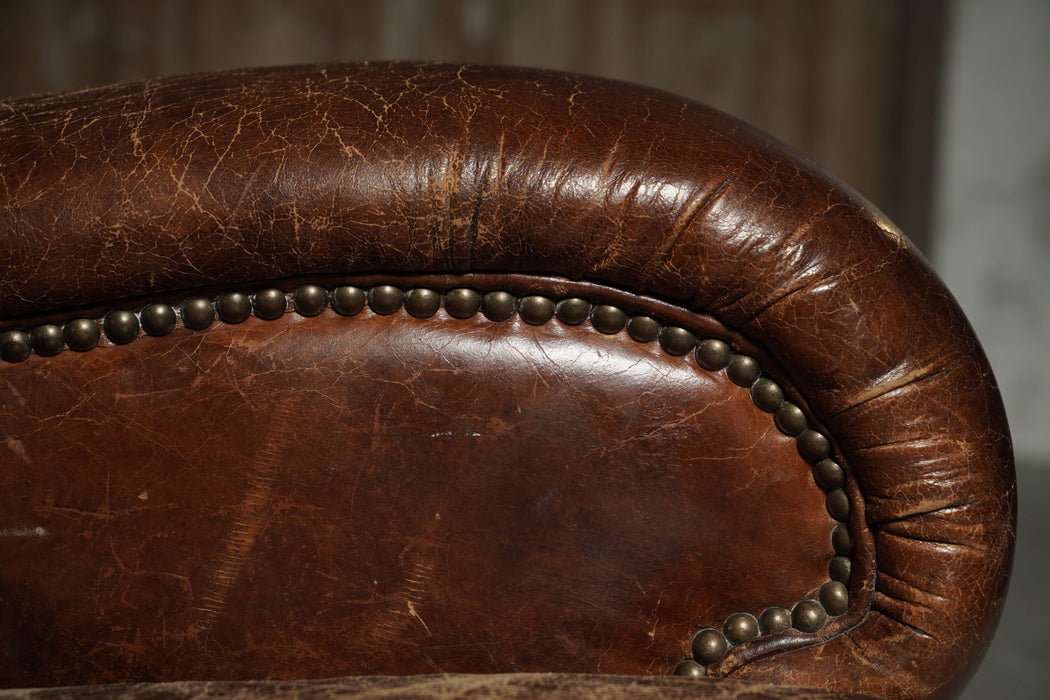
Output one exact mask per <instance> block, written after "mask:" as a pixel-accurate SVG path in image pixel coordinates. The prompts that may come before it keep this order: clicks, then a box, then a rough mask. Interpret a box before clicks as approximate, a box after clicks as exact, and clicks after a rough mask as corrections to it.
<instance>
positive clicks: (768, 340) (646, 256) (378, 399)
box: [0, 64, 1015, 698]
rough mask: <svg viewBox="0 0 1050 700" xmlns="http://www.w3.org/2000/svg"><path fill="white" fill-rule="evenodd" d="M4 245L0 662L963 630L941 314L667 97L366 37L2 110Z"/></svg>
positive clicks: (994, 439)
mask: <svg viewBox="0 0 1050 700" xmlns="http://www.w3.org/2000/svg"><path fill="white" fill-rule="evenodd" d="M0 265H2V267H3V270H4V274H3V276H2V278H0V319H2V320H0V330H4V331H5V332H4V334H3V335H2V336H0V354H2V355H3V358H4V360H5V361H4V362H3V363H0V364H2V366H0V410H2V412H3V416H2V422H0V424H2V425H3V426H4V436H3V437H4V440H5V445H6V448H5V449H3V450H0V454H2V458H0V459H2V461H0V485H2V495H0V557H2V559H3V562H4V564H3V568H2V570H0V616H2V618H0V620H2V623H0V680H2V681H3V683H4V684H6V685H8V686H19V685H24V686H28V685H61V684H85V683H103V682H120V681H174V680H182V679H192V680H200V679H216V680H219V679H233V680H235V679H245V680H247V679H255V678H259V679H263V678H310V677H324V676H338V675H363V674H413V673H434V672H460V673H478V672H482V673H505V672H538V671H556V672H562V673H616V674H665V673H669V672H671V670H672V669H675V668H677V669H678V670H679V672H683V671H687V672H704V671H706V674H707V675H709V676H715V677H731V678H737V679H753V680H760V681H763V682H766V683H779V684H787V685H800V686H811V687H816V688H828V689H831V690H835V691H844V692H860V693H870V694H874V695H880V696H885V697H894V698H920V697H946V696H948V695H951V694H952V693H954V692H956V691H957V690H958V689H959V688H960V687H961V684H962V683H964V682H965V680H966V678H967V677H968V675H969V673H970V672H971V671H972V668H973V666H974V664H975V663H976V662H977V660H979V658H980V656H981V654H982V653H983V651H984V649H985V648H986V645H987V643H988V641H989V638H990V635H991V632H992V630H993V628H994V625H995V622H996V619H997V617H998V614H999V610H1000V608H1001V603H1002V598H1003V595H1004V593H1005V588H1006V581H1007V577H1008V572H1009V568H1010V557H1011V552H1012V547H1013V522H1014V509H1015V490H1014V477H1013V466H1012V457H1011V451H1010V443H1009V437H1008V433H1007V428H1006V422H1005V418H1004V416H1003V413H1002V406H1001V403H1000V401H999V398H998V393H997V389H996V387H995V384H994V380H993V379H992V376H991V372H990V370H989V368H988V365H987V362H986V361H985V359H984V357H983V355H982V353H981V350H980V348H979V346H978V344H977V341H976V340H975V339H974V337H973V334H972V331H971V330H970V328H969V326H968V324H967V322H966V320H965V319H964V318H963V316H962V314H961V312H960V311H959V309H958V307H957V306H956V304H955V303H954V301H953V300H952V299H951V296H950V295H949V293H948V292H947V291H946V290H945V289H944V287H943V285H942V284H941V282H940V281H938V280H937V278H936V276H935V275H934V274H933V273H932V272H931V271H930V270H929V268H928V266H927V265H926V263H925V262H924V261H923V260H922V259H921V257H920V256H919V255H918V254H917V253H916V252H915V251H914V250H913V249H912V248H911V246H910V244H909V243H908V242H907V240H906V239H905V238H904V237H903V236H902V235H901V234H900V233H899V232H898V231H897V230H896V229H895V228H894V227H893V226H892V224H890V223H889V222H887V221H886V220H885V219H884V218H883V217H882V216H881V215H880V214H879V213H878V212H877V211H875V210H874V209H873V208H872V207H870V205H868V204H866V203H865V202H863V201H862V200H861V199H860V198H859V197H858V196H857V195H856V194H854V193H852V192H851V191H849V190H848V189H847V188H845V187H844V186H843V185H841V184H839V183H837V182H835V181H834V180H833V179H832V178H830V177H829V176H828V175H826V174H825V173H823V172H822V171H821V170H820V169H819V168H818V167H817V166H815V165H813V164H811V163H808V162H807V161H805V160H804V159H802V158H800V157H799V156H797V155H795V154H793V153H791V152H789V151H788V150H787V149H785V148H784V147H783V146H781V145H779V144H777V143H776V142H774V141H772V140H771V139H770V138H768V137H766V136H764V135H762V134H761V133H758V132H756V131H754V130H752V129H750V128H749V127H747V126H745V125H743V124H741V123H740V122H738V121H736V120H734V119H732V118H730V117H728V116H725V115H723V114H720V113H717V112H714V111H712V110H710V109H707V108H704V107H702V106H700V105H697V104H694V103H690V102H688V101H686V100H683V99H681V98H677V97H674V96H671V95H667V94H664V93H659V92H655V91H650V90H645V89H641V88H637V87H630V86H625V85H622V84H618V83H612V82H607V81H601V80H594V79H588V78H582V77H579V76H570V75H559V74H552V73H544V72H536V71H521V70H512V69H492V68H478V67H469V66H468V67H461V66H440V65H439V66H420V65H411V64H393V65H390V64H380V65H365V66H322V67H306V68H294V69H278V70H260V71H248V72H239V73H223V74H216V75H205V76H189V77H183V78H175V79H166V80H161V81H152V82H146V83H135V84H128V85H120V86H114V87H110V88H102V89H99V90H93V91H88V92H81V93H73V94H68V95H59V96H44V97H34V98H26V99H22V100H16V101H10V102H6V103H2V104H0ZM358 290H360V291H358ZM463 290H469V291H463ZM362 292H365V293H366V296H365V295H362ZM329 297H330V299H331V301H330V302H329V301H327V299H328V298H329ZM187 300H190V301H188V302H187ZM201 300H204V301H201ZM252 300H254V306H243V305H244V304H247V303H248V302H249V301H252ZM239 305H240V306H239ZM213 309H214V310H213ZM124 310H130V311H132V312H134V313H133V314H127V313H122V311H124ZM213 313H214V314H217V316H218V318H216V319H215V320H214V321H212V320H211V316H210V314H213ZM85 319H86V320H85ZM139 326H141V327H142V328H143V329H144V331H140V330H138V329H139ZM697 343H699V344H697ZM694 350H695V351H694ZM847 594H848V601H847V599H846V595H847ZM814 601H819V604H818V603H817V602H814ZM770 608H772V609H773V610H774V611H778V610H780V611H782V612H783V610H788V609H792V608H794V614H793V616H791V618H790V622H789V623H788V624H790V625H792V627H789V628H787V629H780V628H779V626H777V625H775V624H773V622H774V618H775V615H773V616H770V614H767V615H766V616H764V617H762V626H761V628H758V627H755V625H756V618H759V617H760V616H761V614H762V613H763V611H765V610H767V609H770ZM829 613H830V614H829ZM825 618H826V619H825ZM700 630H706V631H705V632H702V633H700V634H698V635H697V636H696V638H695V640H694V639H693V636H694V633H697V632H698V631H700ZM691 640H693V642H692V644H691ZM720 645H721V646H720ZM722 646H724V647H725V648H726V651H725V653H722V651H721V648H722ZM690 655H694V656H697V657H698V659H699V660H701V661H703V662H704V663H703V666H706V669H704V668H702V667H701V665H697V664H695V663H694V664H690V663H684V664H680V663H679V662H680V661H681V660H682V659H683V658H688V657H689V656H690ZM681 682H690V680H689V679H681ZM695 687H697V688H700V687H702V686H695Z"/></svg>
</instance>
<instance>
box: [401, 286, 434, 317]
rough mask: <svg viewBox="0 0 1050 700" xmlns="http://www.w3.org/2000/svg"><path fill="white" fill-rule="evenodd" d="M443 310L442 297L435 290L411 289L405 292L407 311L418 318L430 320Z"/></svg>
mask: <svg viewBox="0 0 1050 700" xmlns="http://www.w3.org/2000/svg"><path fill="white" fill-rule="evenodd" d="M440 308H441V295H440V294H438V293H437V292H435V291H434V290H433V289H410V290H408V291H407V292H405V311H407V312H408V313H409V314H411V315H412V316H415V317H416V318H430V317H431V316H433V315H434V314H436V313H437V310H438V309H440Z"/></svg>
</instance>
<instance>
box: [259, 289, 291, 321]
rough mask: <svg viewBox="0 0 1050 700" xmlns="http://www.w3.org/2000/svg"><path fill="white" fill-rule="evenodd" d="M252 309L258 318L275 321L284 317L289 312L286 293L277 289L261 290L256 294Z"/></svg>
mask: <svg viewBox="0 0 1050 700" xmlns="http://www.w3.org/2000/svg"><path fill="white" fill-rule="evenodd" d="M252 309H253V310H254V311H255V316H256V318H261V319H263V320H264V321H273V320H276V319H278V318H280V317H281V316H283V315H284V312H285V311H287V310H288V299H286V298H285V296H284V292H282V291H281V290H280V289H276V288H275V287H268V288H266V289H260V290H258V291H257V292H255V296H254V299H253V301H252Z"/></svg>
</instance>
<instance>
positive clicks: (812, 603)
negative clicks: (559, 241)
mask: <svg viewBox="0 0 1050 700" xmlns="http://www.w3.org/2000/svg"><path fill="white" fill-rule="evenodd" d="M289 301H290V303H291V307H292V309H293V310H294V311H295V313H297V314H299V315H300V316H305V317H311V316H317V315H319V314H321V313H322V312H324V310H325V309H326V308H328V307H329V306H331V308H332V310H333V311H335V312H336V313H337V314H340V315H342V316H354V315H356V314H358V313H360V312H361V311H363V310H364V308H365V307H366V306H367V307H368V308H369V309H370V310H371V311H372V312H373V313H375V314H378V315H390V314H394V313H396V312H397V311H399V310H400V309H401V308H402V307H403V308H404V309H405V311H406V312H407V313H408V314H409V315H411V316H413V317H415V318H429V317H431V316H433V315H434V314H436V313H437V312H438V310H439V309H440V308H441V306H442V303H443V304H444V307H445V311H446V313H448V315H449V316H451V317H453V318H457V319H467V318H471V317H473V316H474V315H476V314H477V313H479V312H480V313H482V314H483V315H484V316H485V317H486V318H488V319H489V320H491V321H496V322H501V321H506V320H508V319H510V318H511V317H512V316H514V315H515V314H517V315H518V316H519V317H520V318H521V319H522V321H524V322H525V323H528V324H530V325H534V326H539V325H543V324H545V323H547V322H548V321H550V320H551V319H553V318H557V319H558V320H559V321H560V322H562V323H564V324H566V325H570V326H577V325H580V324H582V323H584V322H585V321H588V320H589V321H590V323H591V326H592V327H593V328H594V329H595V330H596V331H598V332H599V333H602V334H606V335H613V334H616V333H619V332H620V331H622V330H624V329H626V331H627V333H628V335H629V336H630V337H631V338H632V339H634V340H635V341H637V342H640V343H650V342H653V341H658V342H659V344H660V347H661V348H662V349H663V350H664V351H665V352H666V353H668V354H670V355H673V356H676V357H677V356H683V355H687V354H689V353H693V356H694V357H695V360H696V363H697V364H698V365H699V366H700V367H701V368H703V369H705V370H707V371H709V372H720V371H725V373H726V376H727V377H728V378H729V380H730V381H732V382H733V383H734V384H736V385H738V386H740V387H744V388H746V389H748V391H749V394H750V398H751V401H752V403H754V405H755V406H757V407H758V408H759V409H760V410H762V411H764V412H766V413H770V414H772V416H773V422H774V424H775V425H776V427H777V429H778V430H780V432H782V433H783V434H784V435H786V436H788V437H792V438H794V439H795V442H796V446H797V449H798V452H799V454H800V455H801V456H802V457H803V459H805V460H806V461H807V462H808V463H809V464H811V465H812V467H813V478H814V481H815V482H816V483H817V485H818V486H820V488H821V489H823V490H824V492H825V494H826V506H827V510H828V513H829V514H830V515H831V517H832V518H834V519H835V520H836V521H838V524H837V525H836V526H835V528H834V529H833V530H832V533H831V544H832V548H833V550H834V552H835V554H834V555H833V556H832V557H831V561H830V564H829V567H828V576H829V579H830V580H829V581H828V582H827V583H825V584H824V585H823V586H821V588H820V591H819V593H818V595H817V599H805V600H801V601H799V602H797V603H796V604H795V605H794V606H793V607H792V608H791V609H790V610H788V609H787V608H783V607H770V608H767V609H766V610H764V611H763V612H762V613H761V614H760V615H759V616H758V617H757V618H756V617H755V616H754V615H752V614H751V613H748V612H736V613H733V614H732V615H730V616H729V617H728V618H727V619H726V620H725V624H724V625H723V627H722V629H721V630H718V629H715V628H711V627H708V628H704V629H701V630H699V631H698V632H697V633H696V634H695V635H694V636H693V639H692V642H691V650H692V658H691V659H688V658H687V659H683V660H682V661H680V662H679V663H678V665H677V666H676V667H675V669H674V673H675V674H676V675H685V676H700V675H704V674H705V673H706V667H707V666H708V665H710V664H712V663H715V662H716V661H718V660H719V659H721V658H722V657H723V656H725V654H726V653H727V652H728V650H729V649H730V648H731V647H732V646H736V645H739V644H744V643H745V642H749V641H751V640H753V639H756V638H757V637H759V636H762V635H768V634H775V633H777V632H783V631H785V630H787V629H790V628H792V627H793V628H795V629H797V630H799V631H801V632H805V633H815V632H818V631H820V630H821V629H823V628H824V626H825V625H826V624H827V622H828V620H829V619H830V618H831V617H833V616H837V615H842V614H844V613H845V612H846V611H847V609H848V607H849V592H848V587H847V586H848V584H849V580H850V575H851V558H850V557H851V554H852V550H853V542H852V538H851V537H850V533H849V528H848V526H847V524H846V523H847V522H848V520H849V516H850V503H849V499H848V497H847V495H846V492H845V490H844V487H845V484H846V476H845V472H844V471H843V469H842V467H841V466H840V465H839V464H838V463H837V462H836V461H834V460H833V459H832V458H831V443H830V441H829V440H828V439H827V437H825V436H824V435H823V434H822V433H820V432H819V431H816V430H813V429H812V428H810V427H809V423H808V420H807V418H806V415H805V413H804V412H803V411H802V409H801V408H799V407H798V406H797V405H795V404H793V403H791V402H790V401H788V400H786V399H785V397H784V391H783V389H781V387H780V386H779V385H778V384H777V383H776V382H775V381H774V380H772V379H770V378H769V377H767V376H765V375H763V374H762V368H761V366H760V365H759V363H758V361H757V360H756V359H755V358H753V357H751V356H749V355H745V354H741V353H737V352H734V351H733V349H732V347H731V346H730V345H729V344H728V343H727V342H725V341H724V340H721V339H719V338H704V339H699V338H697V337H696V336H695V335H694V334H693V333H692V332H691V331H689V330H687V329H685V328H682V327H680V326H674V325H665V324H663V323H662V322H660V321H659V320H657V319H655V318H653V317H651V316H647V315H630V314H628V313H627V312H626V311H624V310H623V309H620V308H619V307H616V306H612V305H609V304H592V303H591V302H590V301H588V300H586V299H581V298H576V297H572V298H566V299H560V300H554V299H551V298H549V297H546V296H541V295H526V296H522V297H515V296H514V295H513V294H510V293H509V292H505V291H492V292H487V293H481V292H478V291H476V290H473V289H468V288H458V289H453V290H451V291H448V292H445V293H444V294H441V293H439V292H437V291H435V290H432V289H425V288H413V289H409V290H407V291H406V290H402V289H401V288H399V287H397V286H394V285H388V284H381V285H376V286H374V287H371V288H370V289H367V290H365V289H361V288H358V287H354V286H337V287H335V288H333V289H331V290H330V291H329V290H327V289H325V288H324V287H321V286H319V285H315V284H304V285H300V286H299V287H297V288H296V289H295V291H294V292H292V293H291V294H290V295H287V294H286V293H285V292H284V291H282V290H280V289H277V288H272V287H268V288H263V289H259V290H257V291H256V292H255V293H254V294H250V295H249V294H245V293H242V292H236V291H234V292H225V293H222V294H219V295H218V296H217V297H216V298H215V300H214V302H213V301H212V300H209V299H205V298H203V297H190V298H188V299H186V300H185V301H183V302H182V304H181V305H179V307H178V310H177V311H176V308H175V307H173V306H171V305H168V304H163V303H154V304H149V305H147V306H145V307H143V308H142V309H140V310H139V312H138V314H135V313H134V312H132V311H128V310H125V309H116V310H113V311H110V312H109V313H107V314H106V316H105V317H104V318H103V320H102V323H101V328H100V325H99V323H98V322H96V321H95V320H93V319H89V318H77V319H73V320H71V321H69V322H67V323H66V324H65V325H64V326H59V325H56V324H40V325H38V326H36V327H34V328H32V329H31V330H30V331H29V332H28V333H27V332H24V331H21V330H8V331H5V332H3V333H0V358H2V359H3V360H4V361H5V362H22V361H24V360H26V359H27V358H28V357H29V355H30V354H31V353H32V352H35V353H36V354H37V355H40V356H43V357H49V356H53V355H57V354H58V353H60V352H62V351H63V350H64V349H66V348H69V349H70V350H73V351H75V352H86V351H88V350H91V349H93V348H95V347H96V346H97V345H98V344H99V342H100V340H101V337H102V334H103V333H104V334H105V337H106V338H107V339H108V340H109V341H110V342H112V343H114V344H116V345H124V344H126V343H130V342H131V341H133V340H135V339H136V338H138V337H140V334H141V333H142V332H144V333H145V334H146V335H150V336H164V335H167V334H169V333H171V332H172V331H174V330H175V329H176V327H177V326H178V322H179V320H180V319H181V321H182V325H183V326H184V327H185V328H188V329H190V330H193V331H200V330H204V329H206V328H208V327H210V326H211V325H212V324H213V323H215V320H216V318H218V319H219V320H220V321H222V322H223V323H227V324H237V323H241V322H243V321H245V320H247V319H248V317H250V316H252V315H253V314H254V315H255V316H256V317H257V318H259V319H262V320H274V319H277V318H280V317H281V316H283V315H284V314H285V313H287V311H288V307H289Z"/></svg>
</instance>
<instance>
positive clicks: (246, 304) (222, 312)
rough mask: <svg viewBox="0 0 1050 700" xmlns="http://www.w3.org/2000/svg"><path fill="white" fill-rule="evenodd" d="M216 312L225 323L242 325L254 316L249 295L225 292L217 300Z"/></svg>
mask: <svg viewBox="0 0 1050 700" xmlns="http://www.w3.org/2000/svg"><path fill="white" fill-rule="evenodd" d="M215 311H216V313H218V314H219V318H221V319H222V320H223V322H224V323H240V322H241V321H244V320H245V319H247V318H248V317H249V316H251V315H252V300H251V299H249V298H248V295H247V294H241V293H240V292H225V293H224V294H220V295H219V296H218V298H216V299H215Z"/></svg>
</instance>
